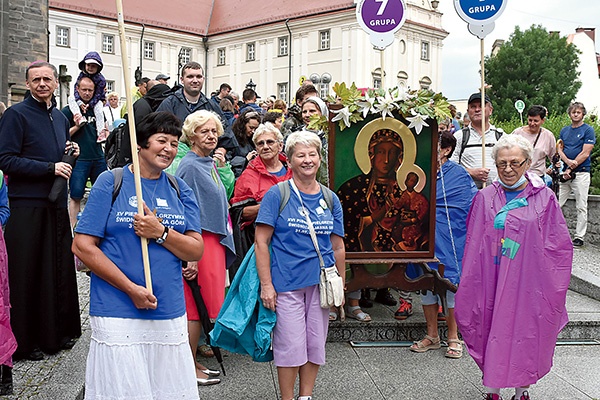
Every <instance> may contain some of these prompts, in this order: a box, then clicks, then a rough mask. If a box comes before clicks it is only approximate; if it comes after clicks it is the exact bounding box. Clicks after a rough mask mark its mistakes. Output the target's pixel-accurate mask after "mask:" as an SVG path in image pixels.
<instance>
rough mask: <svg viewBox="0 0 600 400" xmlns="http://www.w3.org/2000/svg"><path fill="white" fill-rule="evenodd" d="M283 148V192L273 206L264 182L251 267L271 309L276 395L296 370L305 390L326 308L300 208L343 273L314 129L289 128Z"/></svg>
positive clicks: (317, 361)
mask: <svg viewBox="0 0 600 400" xmlns="http://www.w3.org/2000/svg"><path fill="white" fill-rule="evenodd" d="M285 150H286V154H287V156H288V158H289V166H290V168H291V170H292V173H293V178H292V179H290V180H289V181H288V183H289V184H290V197H289V200H288V201H287V203H286V204H285V207H284V208H283V209H282V210H281V212H280V209H279V208H280V204H281V201H282V199H281V195H280V191H279V187H278V186H273V187H272V188H271V189H269V191H268V192H267V193H266V194H265V197H264V198H263V200H262V203H261V205H260V209H259V211H258V216H257V218H256V239H255V249H256V268H257V270H258V276H259V278H260V283H261V294H260V297H261V300H262V302H263V304H264V306H265V307H266V308H269V309H271V310H274V311H275V313H276V315H277V323H276V324H275V329H274V330H273V357H274V363H275V365H276V366H277V374H278V380H279V388H280V390H281V398H282V399H283V400H290V399H293V398H294V383H295V381H296V377H297V376H299V377H300V386H299V387H300V393H299V395H300V397H298V399H299V400H305V399H310V397H311V396H312V391H313V388H314V385H315V381H316V378H317V373H318V371H319V367H320V366H321V365H323V364H325V341H326V339H327V328H328V322H329V315H328V311H329V309H328V308H321V305H320V301H319V272H320V265H319V256H318V254H317V251H316V249H315V245H314V244H313V242H312V239H311V236H310V231H309V228H308V223H307V220H306V218H307V217H306V213H307V212H308V218H310V220H311V222H312V225H314V229H315V232H316V236H317V242H318V245H319V250H320V252H321V255H322V257H323V260H324V263H325V265H326V267H329V266H332V265H334V264H335V265H336V267H337V269H338V271H339V273H340V275H341V276H342V278H343V277H344V276H345V275H346V270H345V268H346V267H345V250H344V222H343V217H342V215H343V212H342V206H341V204H340V201H339V199H338V198H337V196H335V195H333V210H330V209H329V207H328V205H327V202H326V201H325V198H324V197H323V193H322V189H321V186H320V185H319V183H318V182H317V180H316V176H317V171H318V170H319V166H320V164H321V139H319V136H317V135H316V134H315V133H313V132H308V131H301V132H294V133H292V134H291V135H290V136H288V139H287V143H286V147H285ZM269 247H271V248H272V253H270V251H269ZM271 254H272V255H271Z"/></svg>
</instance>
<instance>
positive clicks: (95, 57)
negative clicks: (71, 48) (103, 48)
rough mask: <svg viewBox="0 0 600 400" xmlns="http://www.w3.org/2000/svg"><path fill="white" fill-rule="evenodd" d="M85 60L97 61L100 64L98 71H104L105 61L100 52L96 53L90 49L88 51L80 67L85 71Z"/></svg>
mask: <svg viewBox="0 0 600 400" xmlns="http://www.w3.org/2000/svg"><path fill="white" fill-rule="evenodd" d="M85 60H95V61H97V62H98V63H99V64H100V65H98V73H100V72H101V71H102V68H104V63H103V62H102V58H101V57H100V54H98V53H96V52H95V51H90V52H89V53H87V54H86V55H85V57H83V60H81V61H80V62H79V69H80V70H81V71H85Z"/></svg>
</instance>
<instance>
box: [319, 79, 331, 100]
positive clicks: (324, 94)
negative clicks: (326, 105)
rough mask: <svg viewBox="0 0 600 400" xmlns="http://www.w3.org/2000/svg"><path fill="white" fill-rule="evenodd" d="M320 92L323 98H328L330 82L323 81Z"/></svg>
mask: <svg viewBox="0 0 600 400" xmlns="http://www.w3.org/2000/svg"><path fill="white" fill-rule="evenodd" d="M319 89H320V93H319V97H320V98H322V99H325V98H327V96H329V83H321V84H320V85H319Z"/></svg>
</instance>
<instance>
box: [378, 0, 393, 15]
mask: <svg viewBox="0 0 600 400" xmlns="http://www.w3.org/2000/svg"><path fill="white" fill-rule="evenodd" d="M389 1H390V0H375V3H381V5H380V6H379V10H377V15H383V13H384V12H385V8H386V7H387V5H388V2H389Z"/></svg>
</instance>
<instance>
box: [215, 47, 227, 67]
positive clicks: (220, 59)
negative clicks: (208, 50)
mask: <svg viewBox="0 0 600 400" xmlns="http://www.w3.org/2000/svg"><path fill="white" fill-rule="evenodd" d="M225 61H226V59H225V47H221V48H220V49H218V50H217V65H225Z"/></svg>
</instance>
